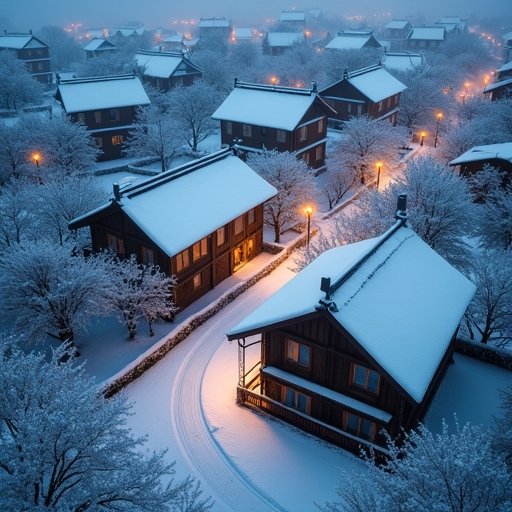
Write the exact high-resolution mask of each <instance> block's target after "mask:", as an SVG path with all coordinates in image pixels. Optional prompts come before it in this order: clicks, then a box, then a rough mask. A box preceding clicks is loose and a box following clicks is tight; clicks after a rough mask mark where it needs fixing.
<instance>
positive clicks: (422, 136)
mask: <svg viewBox="0 0 512 512" xmlns="http://www.w3.org/2000/svg"><path fill="white" fill-rule="evenodd" d="M420 135H421V140H420V146H423V144H424V143H425V135H427V134H426V133H425V132H421V133H420Z"/></svg>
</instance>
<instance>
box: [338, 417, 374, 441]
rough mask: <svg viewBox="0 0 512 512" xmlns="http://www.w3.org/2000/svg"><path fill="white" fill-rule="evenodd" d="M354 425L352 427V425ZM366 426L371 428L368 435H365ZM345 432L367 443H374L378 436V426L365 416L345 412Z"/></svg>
mask: <svg viewBox="0 0 512 512" xmlns="http://www.w3.org/2000/svg"><path fill="white" fill-rule="evenodd" d="M354 422H355V425H356V426H355V428H354ZM350 423H352V425H350ZM365 426H367V427H369V432H368V434H366V433H365V428H364V427H365ZM343 430H345V432H348V433H349V434H351V435H353V436H356V437H359V438H360V439H364V440H366V441H370V442H373V441H374V440H375V436H376V434H377V424H376V423H375V421H372V420H370V419H368V418H364V417H363V416H359V414H356V413H354V412H351V411H343Z"/></svg>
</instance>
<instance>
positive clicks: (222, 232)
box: [215, 226, 226, 247]
mask: <svg viewBox="0 0 512 512" xmlns="http://www.w3.org/2000/svg"><path fill="white" fill-rule="evenodd" d="M215 238H216V239H217V247H219V246H220V245H224V243H225V242H226V228H225V226H222V227H221V228H219V229H217V232H216V237H215Z"/></svg>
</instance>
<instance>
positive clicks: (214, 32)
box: [197, 18, 233, 41]
mask: <svg viewBox="0 0 512 512" xmlns="http://www.w3.org/2000/svg"><path fill="white" fill-rule="evenodd" d="M197 27H198V29H199V39H209V38H218V39H223V40H225V41H227V40H229V39H231V37H232V35H233V24H232V23H231V20H228V19H226V18H201V19H200V20H199V23H198V24H197Z"/></svg>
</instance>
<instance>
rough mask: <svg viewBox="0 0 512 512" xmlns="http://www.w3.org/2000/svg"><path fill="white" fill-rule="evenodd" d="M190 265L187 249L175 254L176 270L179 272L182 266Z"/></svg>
mask: <svg viewBox="0 0 512 512" xmlns="http://www.w3.org/2000/svg"><path fill="white" fill-rule="evenodd" d="M189 265H190V259H189V256H188V249H185V250H184V251H181V252H180V253H179V254H177V255H176V272H180V271H181V270H183V269H184V268H187V267H188V266H189Z"/></svg>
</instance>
